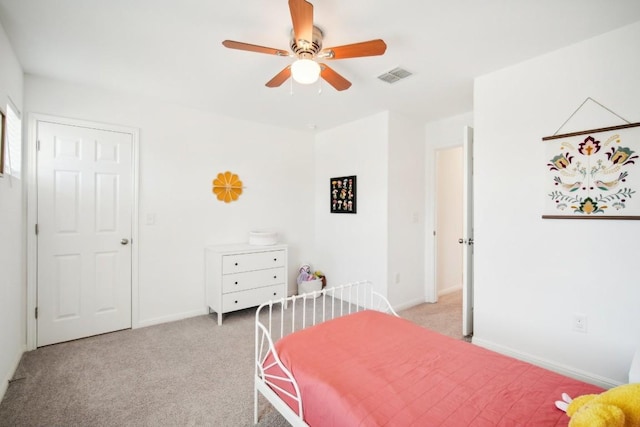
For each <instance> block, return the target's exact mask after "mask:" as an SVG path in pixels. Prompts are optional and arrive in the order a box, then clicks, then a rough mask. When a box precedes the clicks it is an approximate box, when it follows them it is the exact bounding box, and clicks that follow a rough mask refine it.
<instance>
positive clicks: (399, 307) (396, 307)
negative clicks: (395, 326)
mask: <svg viewBox="0 0 640 427" xmlns="http://www.w3.org/2000/svg"><path fill="white" fill-rule="evenodd" d="M425 302H426V301H425V300H423V299H419V298H417V299H414V300H411V301H407V302H403V303H402V304H398V305H394V306H393V309H394V310H395V311H401V310H406V309H407V308H411V307H415V306H416V305H420V304H424V303H425Z"/></svg>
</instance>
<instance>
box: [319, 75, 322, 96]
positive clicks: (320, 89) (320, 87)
mask: <svg viewBox="0 0 640 427" xmlns="http://www.w3.org/2000/svg"><path fill="white" fill-rule="evenodd" d="M318 95H322V79H318Z"/></svg>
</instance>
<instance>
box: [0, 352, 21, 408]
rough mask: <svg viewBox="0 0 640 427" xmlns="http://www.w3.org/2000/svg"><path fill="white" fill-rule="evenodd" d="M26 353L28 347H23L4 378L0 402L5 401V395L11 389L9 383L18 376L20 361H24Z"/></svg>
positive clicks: (0, 390) (1, 385)
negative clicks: (23, 356) (23, 357)
mask: <svg viewBox="0 0 640 427" xmlns="http://www.w3.org/2000/svg"><path fill="white" fill-rule="evenodd" d="M25 351H27V346H26V345H23V346H22V347H21V349H20V350H19V351H18V354H17V355H16V356H15V358H14V360H13V363H12V364H11V365H10V367H9V371H8V372H6V373H5V375H4V378H3V379H2V382H1V383H0V402H1V401H2V399H4V395H5V393H6V392H7V389H8V388H9V381H11V378H13V376H14V375H15V374H16V370H17V369H18V365H19V364H20V360H21V359H22V355H23V354H24V352H25Z"/></svg>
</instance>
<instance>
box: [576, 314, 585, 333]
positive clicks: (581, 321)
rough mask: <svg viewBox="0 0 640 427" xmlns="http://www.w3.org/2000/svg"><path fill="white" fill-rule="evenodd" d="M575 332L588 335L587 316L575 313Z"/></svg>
mask: <svg viewBox="0 0 640 427" xmlns="http://www.w3.org/2000/svg"><path fill="white" fill-rule="evenodd" d="M573 330H574V331H576V332H582V333H583V334H586V333H587V315H586V314H581V313H573Z"/></svg>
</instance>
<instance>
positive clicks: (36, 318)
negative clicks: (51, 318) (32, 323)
mask: <svg viewBox="0 0 640 427" xmlns="http://www.w3.org/2000/svg"><path fill="white" fill-rule="evenodd" d="M37 318H38V307H36V319H37Z"/></svg>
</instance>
